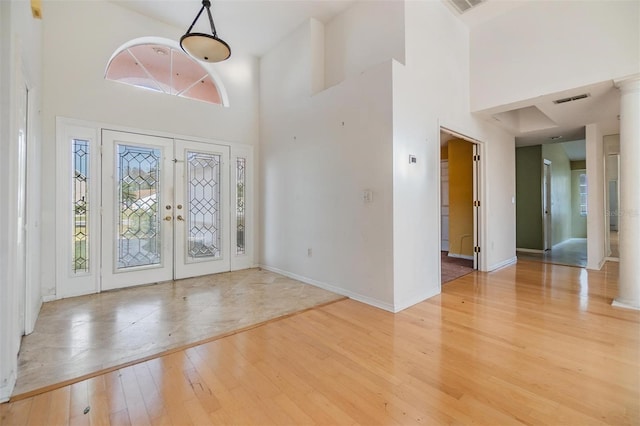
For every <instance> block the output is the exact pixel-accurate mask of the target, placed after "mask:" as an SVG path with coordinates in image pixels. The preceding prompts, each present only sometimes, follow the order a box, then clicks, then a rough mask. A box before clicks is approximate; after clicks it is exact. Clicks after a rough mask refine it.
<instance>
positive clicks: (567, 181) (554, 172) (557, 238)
mask: <svg viewBox="0 0 640 426" xmlns="http://www.w3.org/2000/svg"><path fill="white" fill-rule="evenodd" d="M542 159H543V160H549V161H551V245H552V246H554V245H556V244H559V243H561V242H563V241H565V240H568V239H569V238H571V231H572V229H571V228H572V226H571V217H572V212H571V162H570V161H569V157H567V153H566V151H565V150H564V148H563V147H562V145H560V144H547V145H542Z"/></svg>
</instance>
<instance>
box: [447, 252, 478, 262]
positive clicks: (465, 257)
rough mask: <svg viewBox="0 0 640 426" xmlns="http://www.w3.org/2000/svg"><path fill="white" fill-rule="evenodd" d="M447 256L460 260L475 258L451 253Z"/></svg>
mask: <svg viewBox="0 0 640 426" xmlns="http://www.w3.org/2000/svg"><path fill="white" fill-rule="evenodd" d="M447 256H449V257H455V258H458V259H467V260H473V256H469V255H466V254H457V253H449V254H447Z"/></svg>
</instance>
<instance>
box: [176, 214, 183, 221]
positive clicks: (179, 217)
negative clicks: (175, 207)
mask: <svg viewBox="0 0 640 426" xmlns="http://www.w3.org/2000/svg"><path fill="white" fill-rule="evenodd" d="M176 219H178V220H180V221H184V218H183V217H182V215H178V217H176Z"/></svg>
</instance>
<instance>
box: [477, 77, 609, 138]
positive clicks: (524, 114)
mask: <svg viewBox="0 0 640 426" xmlns="http://www.w3.org/2000/svg"><path fill="white" fill-rule="evenodd" d="M584 94H587V95H588V96H587V97H585V98H583V99H577V100H573V101H569V102H563V103H554V101H557V100H559V99H567V98H573V97H577V96H579V95H584ZM619 114H620V92H619V91H618V89H616V88H615V87H614V85H613V82H612V81H609V82H603V83H598V84H593V85H590V86H585V87H577V88H575V89H571V90H566V91H563V92H558V93H552V94H548V95H545V96H539V97H537V98H535V99H531V100H525V101H521V102H517V103H515V104H512V105H503V106H500V107H496V108H492V109H490V110H486V111H482V112H480V113H479V114H478V115H480V116H481V117H483V118H485V119H487V120H490V121H493V122H494V123H495V124H497V125H499V126H501V127H503V128H504V129H506V130H508V131H509V133H512V134H513V135H515V137H516V146H527V145H541V144H546V143H559V142H568V141H574V140H584V139H585V125H586V124H590V123H598V124H599V125H600V130H601V131H602V133H603V134H604V135H611V134H616V133H619V120H618V115H619Z"/></svg>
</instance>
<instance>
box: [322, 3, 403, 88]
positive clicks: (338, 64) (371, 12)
mask: <svg viewBox="0 0 640 426" xmlns="http://www.w3.org/2000/svg"><path fill="white" fill-rule="evenodd" d="M325 34H326V36H325V55H326V57H325V58H326V59H325V61H326V62H325V77H326V86H327V87H330V86H334V85H336V84H338V83H340V82H341V81H343V80H345V79H346V78H349V77H353V76H356V75H358V74H359V73H360V72H362V71H364V70H366V69H367V68H370V67H372V66H374V65H377V64H379V63H380V62H382V61H386V60H389V59H395V60H397V61H399V62H401V63H404V57H405V53H404V2H402V1H360V2H355V3H354V4H353V6H351V7H350V8H349V9H347V10H345V11H344V12H343V13H341V14H340V15H338V16H336V17H335V18H334V19H333V20H332V21H331V22H329V23H327V25H326V27H325Z"/></svg>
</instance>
